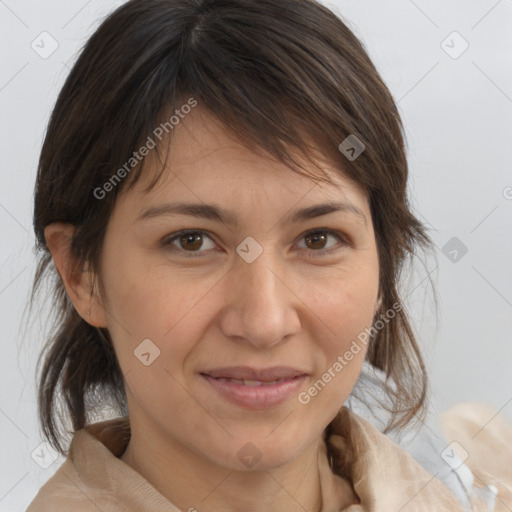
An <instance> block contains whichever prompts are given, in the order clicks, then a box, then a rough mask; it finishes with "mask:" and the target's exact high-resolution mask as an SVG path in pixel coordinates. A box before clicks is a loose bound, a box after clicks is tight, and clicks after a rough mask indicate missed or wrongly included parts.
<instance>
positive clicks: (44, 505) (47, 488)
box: [26, 458, 124, 512]
mask: <svg viewBox="0 0 512 512" xmlns="http://www.w3.org/2000/svg"><path fill="white" fill-rule="evenodd" d="M105 499H108V500H109V501H110V502H111V503H112V502H113V501H116V500H113V499H112V496H104V498H103V499H102V500H101V501H102V502H103V503H99V501H98V497H97V496H95V495H94V493H93V492H91V489H90V488H89V487H87V486H86V485H84V483H83V482H81V481H80V478H79V475H78V474H77V472H76V470H75V468H74V466H73V463H72V462H71V460H70V459H69V458H68V459H66V461H65V462H64V463H63V464H62V465H61V466H60V467H59V469H57V471H56V472H55V474H54V475H53V476H52V477H51V478H50V479H49V480H48V481H47V482H46V483H45V484H44V485H43V486H42V487H41V489H39V492H38V493H37V494H36V496H35V497H34V499H33V500H32V502H31V503H30V505H29V507H28V508H27V510H26V512H70V511H72V510H77V511H78V510H79V511H80V512H98V510H113V509H112V508H108V509H106V508H105V505H106V503H105ZM116 510H120V511H121V510H124V509H121V508H117V509H116Z"/></svg>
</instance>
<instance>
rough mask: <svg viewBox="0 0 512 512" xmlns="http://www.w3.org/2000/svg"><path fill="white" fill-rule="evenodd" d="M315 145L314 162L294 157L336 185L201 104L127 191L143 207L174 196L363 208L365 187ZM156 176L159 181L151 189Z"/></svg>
mask: <svg viewBox="0 0 512 512" xmlns="http://www.w3.org/2000/svg"><path fill="white" fill-rule="evenodd" d="M312 148H313V151H314V154H315V155H317V157H316V158H315V162H314V163H313V162H311V161H307V160H305V159H304V157H303V156H301V155H300V153H299V152H298V151H294V152H292V153H293V157H294V158H295V159H296V161H297V162H298V163H299V165H300V168H301V169H302V170H305V171H306V172H307V173H309V174H311V175H312V176H316V177H318V178H320V177H322V176H323V177H325V176H328V178H329V180H330V181H332V183H327V182H325V181H321V180H320V179H313V178H312V177H310V176H305V175H302V174H300V173H299V172H296V171H294V170H292V169H291V168H290V167H289V166H287V165H285V164H284V163H283V162H281V161H279V160H278V159H277V158H275V157H274V156H273V155H271V154H270V153H269V152H267V151H266V150H264V149H263V148H260V147H255V146H254V145H251V144H247V143H245V142H244V141H242V140H241V139H240V138H239V137H237V135H236V134H235V133H233V132H232V131H231V130H229V129H228V128H227V127H226V126H224V125H223V124H222V123H221V122H220V121H219V120H218V119H217V118H216V117H214V116H213V115H212V114H210V112H209V111H208V110H206V109H203V108H201V107H200V106H197V107H196V108H195V109H193V110H192V111H191V112H190V113H188V114H187V115H186V116H184V117H183V118H182V119H181V120H180V122H179V124H177V125H176V126H175V127H174V128H173V130H172V132H171V134H170V136H169V137H167V138H165V139H163V140H162V142H161V143H160V144H159V149H160V153H157V152H156V151H152V152H150V153H149V154H148V155H147V156H146V157H145V159H144V161H143V167H142V171H141V176H140V179H139V180H138V182H137V183H136V185H135V187H134V189H133V191H131V192H130V193H129V195H130V196H131V198H130V202H131V203H132V204H135V202H136V203H137V204H138V205H140V206H141V207H142V206H143V205H147V204H150V203H153V204H154V203H155V202H157V201H163V200H170V199H173V200H176V199H180V200H182V199H186V200H193V201H194V203H199V202H202V201H203V202H211V200H212V199H215V200H216V202H220V203H222V202H229V203H231V204H238V206H239V207H240V208H243V207H244V205H245V206H246V207H247V205H248V204H253V205H254V204H257V205H258V206H260V207H263V205H264V204H265V203H266V202H268V204H275V203H276V202H279V201H280V200H282V202H283V203H286V204H290V203H293V202H299V201H302V200H303V202H304V203H305V204H309V203H311V202H312V201H316V202H318V201H320V200H322V201H324V202H325V201H328V200H332V201H334V200H339V199H345V200H347V201H348V200H350V202H353V203H356V204H358V205H359V206H360V207H363V203H366V193H365V191H364V190H363V188H362V187H361V186H360V185H358V184H357V183H355V182H354V181H353V180H350V179H349V178H348V177H347V176H346V175H345V174H344V173H343V172H342V171H340V170H339V169H336V168H335V167H334V165H332V164H330V163H329V162H328V161H327V160H326V159H325V158H324V157H323V155H322V153H321V151H320V150H319V149H318V148H315V147H314V146H312ZM158 154H160V155H161V156H163V158H161V159H159V158H158ZM160 173H161V176H159V175H160ZM157 177H158V182H157V183H156V185H155V186H154V187H152V188H151V189H150V190H149V191H148V186H149V185H150V184H151V183H152V182H153V180H155V179H156V178H157ZM248 201H249V202H248ZM250 201H252V203H250Z"/></svg>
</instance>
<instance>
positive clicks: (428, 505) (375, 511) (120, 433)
mask: <svg viewBox="0 0 512 512" xmlns="http://www.w3.org/2000/svg"><path fill="white" fill-rule="evenodd" d="M129 437H130V426H129V419H128V418H117V419H113V420H107V421H103V422H100V423H95V424H93V425H89V426H87V427H85V429H82V430H79V431H78V432H75V434H74V437H73V440H72V442H71V446H70V450H69V453H68V457H67V459H66V461H65V462H64V463H63V464H62V465H61V466H60V468H59V469H58V470H57V472H56V473H55V474H54V475H53V476H52V477H51V478H50V479H49V480H48V481H47V482H46V484H45V485H44V486H43V487H42V488H41V489H40V491H39V493H38V494H37V495H36V497H35V498H34V500H33V501H32V503H31V504H30V506H29V508H28V509H27V512H70V511H80V512H98V511H101V512H188V511H187V510H183V511H180V510H179V509H178V508H177V507H175V506H174V505H173V504H172V503H170V502H169V501H168V500H167V499H166V498H165V497H164V496H162V495H161V494H160V493H159V492H158V491H157V490H156V489H155V488H154V487H153V486H152V485H151V484H150V483H149V482H148V481H147V480H145V479H144V478H143V477H142V475H140V474H139V473H137V472H136V471H135V470H133V469H132V468H131V467H130V466H128V465H127V464H125V463H124V462H123V461H122V460H121V459H119V458H118V457H120V455H121V454H122V453H123V451H124V449H125V447H126V445H127V444H128V441H129ZM320 447H321V449H320V451H319V458H318V464H319V465H318V467H319V474H320V483H321V492H322V511H321V512H339V511H341V510H342V511H343V512H399V511H400V512H432V511H436V512H442V511H449V512H462V511H463V508H462V506H461V504H460V503H459V501H458V500H457V498H456V497H455V496H454V494H453V493H452V492H451V491H450V490H449V489H448V488H447V487H446V486H445V485H444V484H443V483H442V482H441V481H440V480H438V479H437V478H435V477H433V476H432V475H430V474H429V473H428V472H427V471H426V470H425V469H424V468H423V467H422V466H421V465H419V464H418V463H417V462H416V461H415V460H414V459H413V458H412V456H411V455H409V454H408V453H407V452H406V451H405V450H403V449H402V448H400V447H399V446H398V445H396V444H395V443H393V442H392V441H391V440H390V439H389V438H388V437H387V436H385V435H384V434H382V433H381V432H379V431H378V430H377V429H376V428H375V427H374V426H373V425H372V424H371V423H369V422H368V421H366V420H365V419H363V418H361V417H359V416H358V415H357V414H355V413H354V412H352V411H350V409H348V408H347V407H345V406H343V407H342V408H341V410H340V411H339V413H338V415H337V416H336V418H335V419H334V420H333V421H332V422H331V424H330V425H329V429H328V431H326V434H325V436H324V440H323V441H322V443H321V444H320ZM332 472H334V474H336V475H341V476H343V477H344V478H346V479H348V480H349V481H350V482H351V483H352V485H353V488H354V491H355V493H356V494H357V496H358V497H359V499H360V504H357V505H350V506H349V507H345V508H343V509H342V508H341V507H340V506H339V503H340V499H341V496H340V488H339V487H337V486H336V485H333V486H330V485H326V483H325V482H326V481H329V479H326V476H328V475H329V476H331V475H332ZM341 481H342V480H341V479H340V484H341ZM483 511H484V509H481V511H478V512H483Z"/></svg>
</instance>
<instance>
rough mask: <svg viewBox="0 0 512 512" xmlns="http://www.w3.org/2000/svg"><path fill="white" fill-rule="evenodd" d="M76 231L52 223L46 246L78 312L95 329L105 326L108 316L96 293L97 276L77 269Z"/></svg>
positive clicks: (62, 224)
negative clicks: (74, 236) (74, 246)
mask: <svg viewBox="0 0 512 512" xmlns="http://www.w3.org/2000/svg"><path fill="white" fill-rule="evenodd" d="M74 230H75V226H73V225H72V224H65V223H63V222H55V223H53V224H50V225H48V226H46V228H45V230H44V236H45V238H46V244H47V246H48V249H49V250H50V252H51V254H52V258H53V262H54V263H55V266H56V268H57V271H58V273H59V275H60V277H61V279H62V282H63V284H64V287H65V289H66V292H67V294H68V297H69V299H70V300H71V302H72V303H73V306H74V307H75V309H76V311H77V313H78V314H79V315H80V316H81V317H82V318H83V319H84V320H85V321H86V322H87V323H89V324H91V325H93V326H95V327H106V326H107V315H106V313H105V309H104V308H103V305H102V302H103V301H102V299H101V297H99V296H98V295H97V294H96V291H95V288H96V287H95V286H94V285H95V276H94V275H93V274H92V272H90V271H89V270H88V269H76V261H75V260H74V258H73V256H72V254H71V241H72V239H73V233H74Z"/></svg>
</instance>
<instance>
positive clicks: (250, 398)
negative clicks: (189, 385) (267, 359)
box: [200, 367, 308, 409]
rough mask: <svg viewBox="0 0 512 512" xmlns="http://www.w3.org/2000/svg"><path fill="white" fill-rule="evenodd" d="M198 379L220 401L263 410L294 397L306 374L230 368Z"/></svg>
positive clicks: (210, 371)
mask: <svg viewBox="0 0 512 512" xmlns="http://www.w3.org/2000/svg"><path fill="white" fill-rule="evenodd" d="M200 376H201V378H202V379H203V381H204V382H205V383H207V384H208V385H209V386H210V389H213V390H214V391H215V393H216V394H217V395H219V396H220V397H221V398H223V399H225V400H227V401H229V402H231V403H234V404H236V405H238V406H240V407H243V408H246V409H265V408H269V407H274V406H277V405H280V404H282V403H283V402H285V401H286V400H288V399H289V398H291V397H292V396H295V395H296V394H297V393H298V392H299V389H300V387H301V386H302V384H303V382H304V381H305V380H306V378H307V376H308V374H307V373H306V372H304V371H301V370H297V369H294V368H289V367H274V368H267V369H263V370H256V369H253V368H248V367H230V368H219V369H215V370H209V371H208V372H201V373H200Z"/></svg>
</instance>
